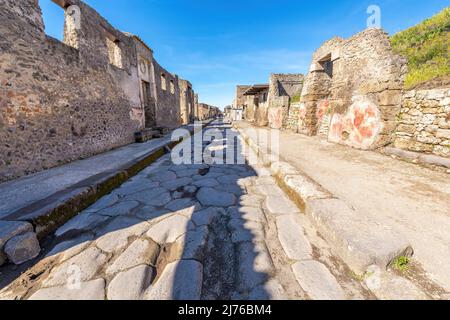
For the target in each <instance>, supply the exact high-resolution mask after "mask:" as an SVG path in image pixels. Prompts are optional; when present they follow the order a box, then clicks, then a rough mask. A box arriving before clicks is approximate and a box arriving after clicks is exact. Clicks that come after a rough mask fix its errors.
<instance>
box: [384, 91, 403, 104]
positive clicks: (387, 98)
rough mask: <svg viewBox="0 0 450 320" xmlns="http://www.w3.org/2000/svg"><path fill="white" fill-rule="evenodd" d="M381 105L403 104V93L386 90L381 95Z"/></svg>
mask: <svg viewBox="0 0 450 320" xmlns="http://www.w3.org/2000/svg"><path fill="white" fill-rule="evenodd" d="M379 101H380V105H382V106H395V105H400V104H401V102H402V93H401V91H400V90H385V91H383V92H380V94H379Z"/></svg>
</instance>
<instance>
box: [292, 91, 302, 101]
mask: <svg viewBox="0 0 450 320" xmlns="http://www.w3.org/2000/svg"><path fill="white" fill-rule="evenodd" d="M301 100H302V97H301V95H300V93H299V94H296V95H295V96H293V97H292V98H291V103H298V102H300V101H301Z"/></svg>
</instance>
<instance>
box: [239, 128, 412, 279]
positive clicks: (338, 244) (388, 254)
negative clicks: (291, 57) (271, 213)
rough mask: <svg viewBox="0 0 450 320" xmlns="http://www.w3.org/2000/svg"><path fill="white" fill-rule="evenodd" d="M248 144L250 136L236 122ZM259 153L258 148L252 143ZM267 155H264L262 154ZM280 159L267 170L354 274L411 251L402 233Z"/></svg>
mask: <svg viewBox="0 0 450 320" xmlns="http://www.w3.org/2000/svg"><path fill="white" fill-rule="evenodd" d="M234 127H235V128H236V129H237V130H238V131H239V132H240V133H241V134H242V135H244V136H245V138H246V139H245V140H246V141H247V140H249V141H248V142H247V143H248V144H249V145H250V146H251V147H252V145H253V146H254V143H253V141H251V138H249V137H248V135H246V134H245V133H243V130H242V129H240V128H239V127H238V126H236V125H234ZM252 148H253V149H256V150H255V151H256V152H257V153H258V154H259V156H260V157H261V153H262V152H261V150H260V148H258V147H257V146H255V147H252ZM264 157H265V158H266V159H267V158H268V156H267V155H264ZM293 171H294V169H293V167H292V166H291V165H289V164H288V163H284V162H273V163H271V172H272V174H273V175H274V176H275V177H276V178H277V183H278V184H279V185H280V187H281V188H282V189H283V190H285V191H287V192H288V194H289V195H290V197H291V198H292V199H293V200H294V202H295V203H296V204H297V206H299V207H300V208H301V209H305V212H306V214H307V215H308V217H309V218H310V219H311V220H312V222H313V223H314V225H315V226H316V228H317V229H318V231H320V232H321V233H322V235H323V236H324V237H325V239H326V240H327V242H328V244H329V245H330V246H331V247H332V248H333V251H334V252H335V253H336V254H337V255H338V256H339V257H340V258H341V259H342V260H343V261H344V262H345V263H346V264H347V265H348V266H349V267H350V268H351V269H352V270H353V271H354V272H355V273H357V274H364V273H365V272H366V271H367V269H368V268H369V267H371V266H373V265H376V266H378V267H380V268H381V269H382V270H385V269H386V268H387V267H388V265H389V264H390V263H391V262H392V261H393V260H394V259H395V258H397V257H399V256H402V255H406V256H410V255H412V254H413V249H412V247H411V245H410V244H409V243H408V242H407V241H405V239H404V238H403V237H402V235H400V234H398V233H396V232H395V231H394V230H390V229H389V228H387V227H385V226H382V225H381V224H380V223H378V222H377V221H375V220H372V219H369V218H368V217H366V216H364V215H361V214H359V213H358V212H356V211H355V210H353V209H351V208H350V207H349V206H348V205H347V204H346V203H344V202H343V201H342V200H339V199H337V198H336V197H334V196H333V195H332V194H331V193H330V192H328V191H327V190H325V189H324V188H322V187H321V186H320V185H319V184H318V183H317V182H315V181H314V180H312V179H311V178H309V177H308V176H306V175H305V174H303V173H302V172H300V171H299V170H297V169H295V172H296V174H293V173H294V172H293Z"/></svg>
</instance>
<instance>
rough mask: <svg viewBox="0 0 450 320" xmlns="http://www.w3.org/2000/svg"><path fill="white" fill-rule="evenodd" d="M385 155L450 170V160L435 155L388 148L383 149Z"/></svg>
mask: <svg viewBox="0 0 450 320" xmlns="http://www.w3.org/2000/svg"><path fill="white" fill-rule="evenodd" d="M382 151H383V153H384V154H386V155H389V156H397V157H400V158H403V159H409V160H416V161H419V162H420V163H424V164H432V165H435V166H442V167H447V168H450V159H448V158H444V157H440V156H437V155H433V154H423V153H420V152H414V151H407V150H402V149H398V148H392V147H386V148H383V149H382Z"/></svg>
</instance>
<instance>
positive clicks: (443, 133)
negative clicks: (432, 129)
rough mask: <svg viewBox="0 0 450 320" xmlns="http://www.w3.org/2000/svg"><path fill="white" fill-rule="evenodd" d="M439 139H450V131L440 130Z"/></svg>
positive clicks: (437, 135) (437, 134)
mask: <svg viewBox="0 0 450 320" xmlns="http://www.w3.org/2000/svg"><path fill="white" fill-rule="evenodd" d="M436 137H437V138H444V139H450V130H444V129H439V130H438V131H437V132H436Z"/></svg>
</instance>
